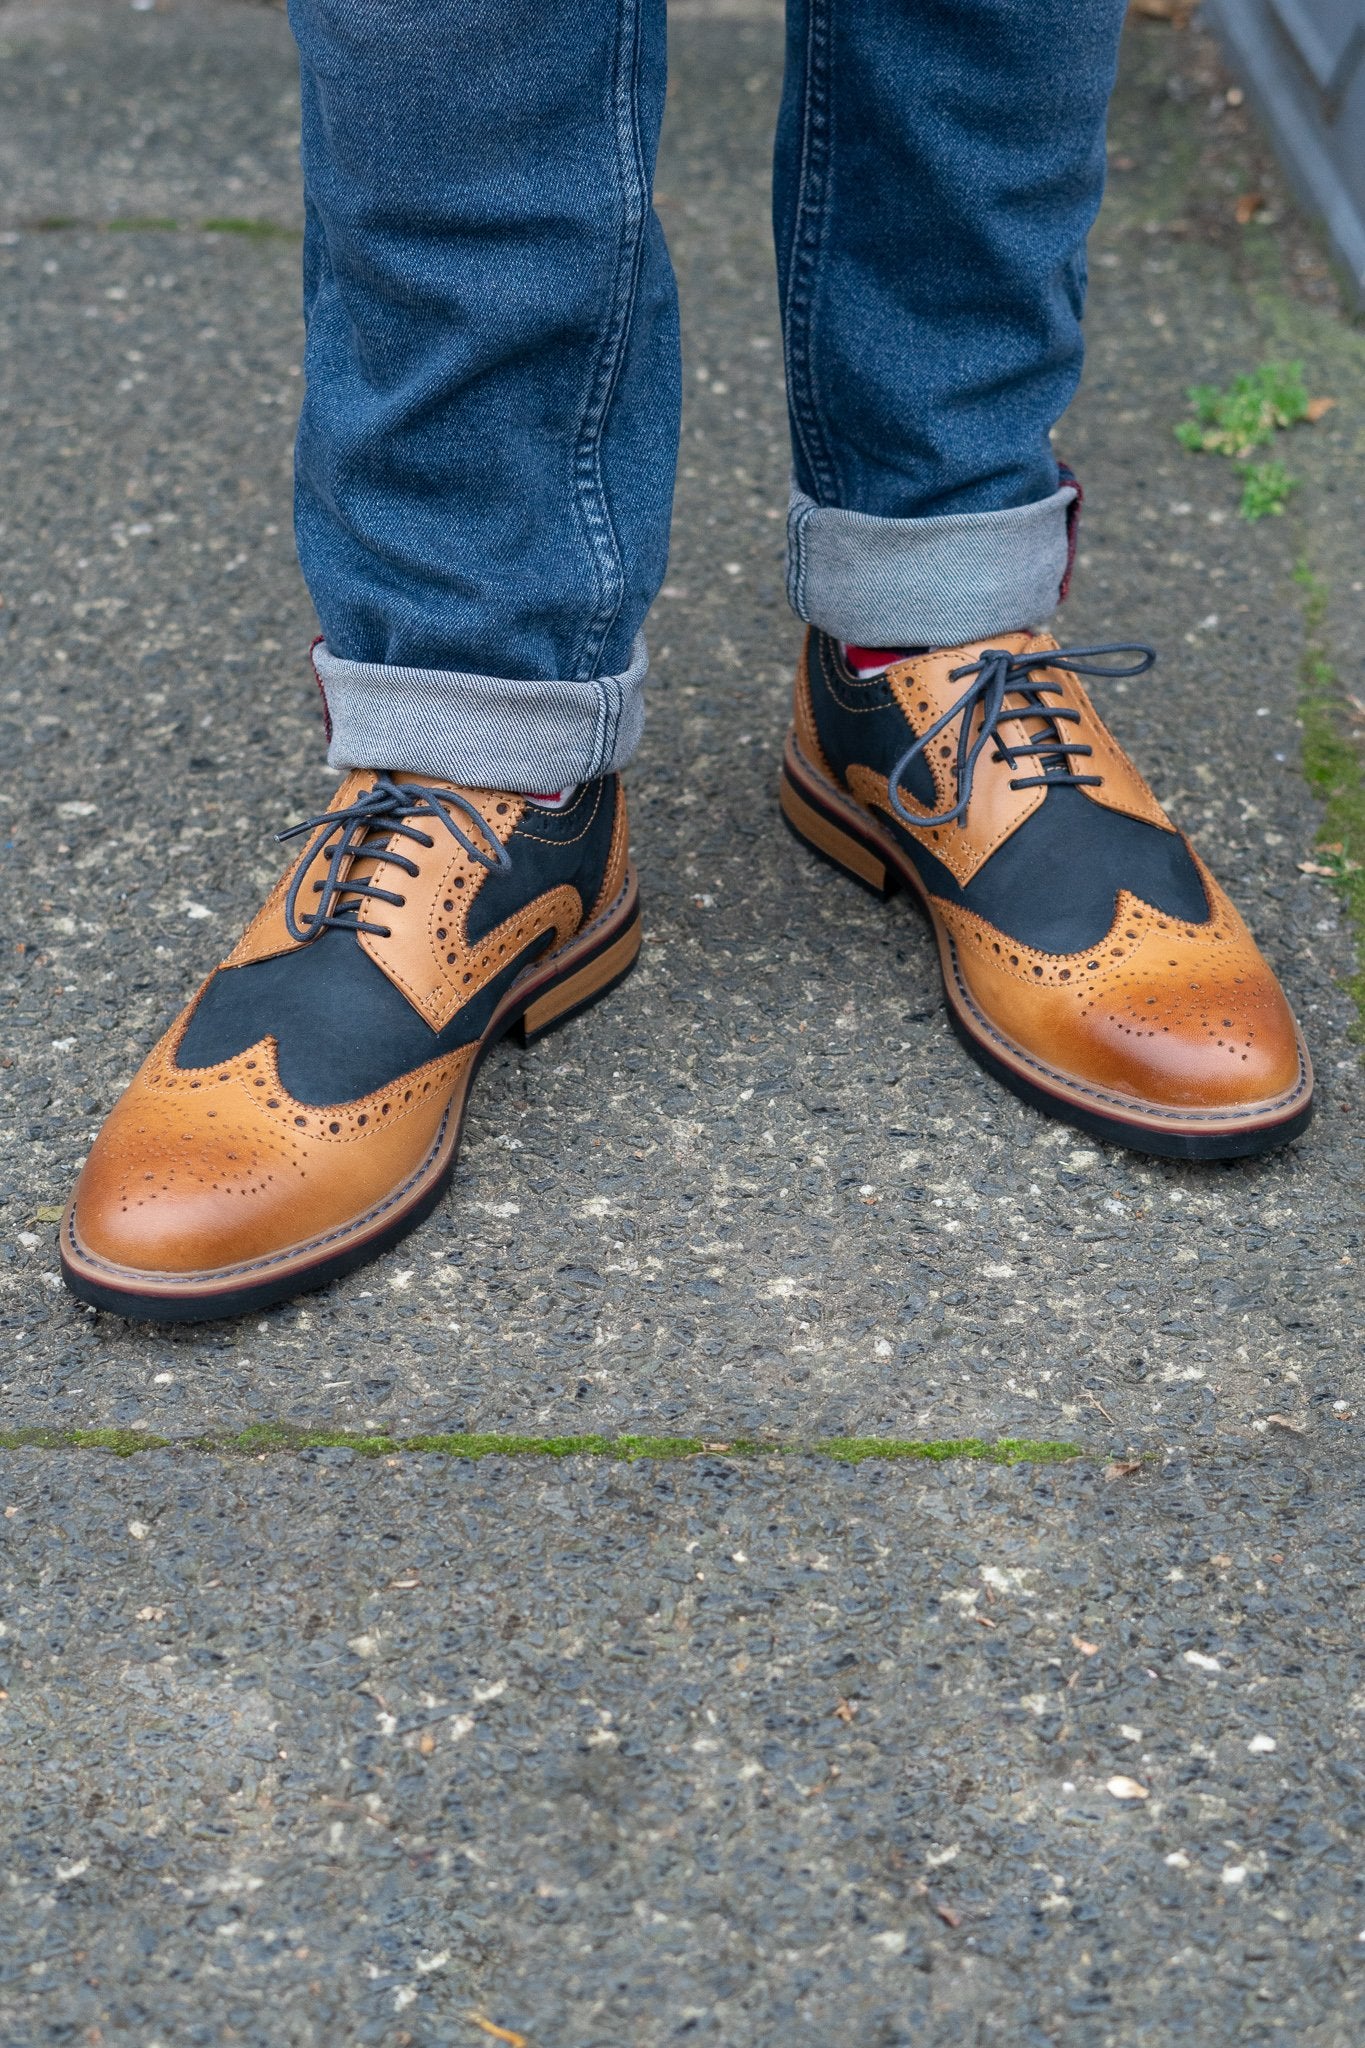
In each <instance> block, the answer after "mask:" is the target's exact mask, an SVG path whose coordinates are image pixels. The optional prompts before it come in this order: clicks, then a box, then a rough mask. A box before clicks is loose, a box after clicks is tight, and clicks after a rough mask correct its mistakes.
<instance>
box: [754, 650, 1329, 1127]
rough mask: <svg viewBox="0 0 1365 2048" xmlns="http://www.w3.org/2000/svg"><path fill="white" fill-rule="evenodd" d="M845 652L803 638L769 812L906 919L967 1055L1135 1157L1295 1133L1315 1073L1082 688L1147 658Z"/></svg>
mask: <svg viewBox="0 0 1365 2048" xmlns="http://www.w3.org/2000/svg"><path fill="white" fill-rule="evenodd" d="M849 652H850V651H846V650H844V649H842V648H841V647H840V645H839V644H838V642H837V641H834V640H831V639H829V638H828V637H827V636H826V635H824V634H823V633H819V632H812V633H811V634H810V635H809V637H808V640H807V643H806V650H805V653H804V655H803V657H802V661H801V665H800V669H799V671H798V674H797V679H796V706H795V718H794V722H793V728H792V732H791V735H790V738H789V739H788V742H787V751H786V756H785V759H784V762H783V768H782V781H781V803H782V809H783V812H784V813H785V815H786V818H787V821H788V823H789V824H790V825H791V826H792V827H793V829H794V830H795V831H796V832H797V833H798V834H799V835H800V837H801V838H803V839H805V840H807V841H808V842H809V843H810V845H812V846H813V847H815V848H816V849H817V850H818V851H819V852H820V853H822V854H824V855H826V856H827V857H828V858H829V859H831V860H833V861H834V862H836V863H837V864H838V865H839V866H840V867H842V868H844V869H846V870H847V871H848V872H849V873H851V874H853V875H855V876H857V878H858V879H859V880H860V881H862V882H865V883H867V884H868V885H869V886H870V887H872V888H873V889H875V890H878V891H880V892H881V893H883V894H890V893H891V892H892V891H893V890H895V889H897V888H900V887H904V888H906V889H908V891H909V892H910V894H911V896H912V897H914V898H915V899H916V900H917V901H918V902H919V903H920V904H921V905H922V906H923V907H924V909H925V910H926V911H927V913H928V915H929V919H930V922H931V923H932V925H933V928H934V932H935V934H936V936H937V939H938V946H939V957H940V962H941V965H942V969H943V979H944V985H945V988H946V991H947V998H948V1012H949V1016H950V1017H951V1019H952V1022H953V1026H954V1028H955V1030H956V1031H957V1034H958V1036H959V1037H960V1038H961V1040H962V1042H963V1044H964V1045H965V1046H966V1047H967V1049H968V1051H969V1052H970V1053H971V1054H972V1055H973V1057H974V1058H976V1059H977V1060H979V1061H980V1062H981V1064H982V1066H984V1067H985V1068H986V1069H987V1070H988V1072H990V1073H992V1074H993V1075H995V1077H996V1078H997V1079H998V1080H1000V1081H1003V1082H1004V1084H1005V1085H1006V1087H1008V1088H1012V1089H1013V1090H1014V1092H1015V1094H1017V1095H1020V1096H1022V1097H1023V1098H1024V1100H1025V1101H1026V1102H1030V1103H1032V1104H1034V1106H1035V1107H1037V1108H1038V1109H1041V1110H1044V1111H1046V1112H1047V1113H1048V1114H1050V1115H1052V1116H1056V1117H1061V1118H1063V1119H1064V1120H1065V1121H1066V1122H1068V1123H1072V1124H1075V1125H1077V1126H1079V1128H1080V1129H1082V1130H1084V1131H1089V1132H1091V1133H1093V1134H1094V1135H1095V1136H1097V1137H1101V1138H1107V1139H1110V1140H1111V1141H1112V1142H1114V1143H1115V1144H1120V1145H1129V1146H1132V1147H1133V1148H1135V1149H1136V1150H1138V1151H1143V1152H1152V1153H1162V1154H1166V1155H1169V1156H1172V1157H1175V1158H1181V1159H1230V1158H1237V1157H1240V1156H1242V1155H1245V1154H1249V1153H1257V1152H1264V1151H1268V1150H1269V1149H1270V1148H1271V1147H1273V1146H1276V1145H1283V1144H1285V1143H1286V1142H1287V1141H1288V1140H1289V1139H1291V1138H1294V1137H1296V1136H1297V1135H1298V1134H1299V1132H1301V1131H1302V1130H1303V1129H1304V1128H1305V1126H1306V1125H1307V1123H1308V1121H1309V1118H1310V1116H1311V1114H1312V1100H1313V1072H1312V1067H1311V1065H1310V1063H1309V1058H1308V1053H1307V1050H1306V1048H1305V1046H1304V1043H1303V1039H1302V1037H1301V1036H1300V1033H1299V1030H1298V1027H1297V1026H1296V1024H1295V1022H1294V1018H1293V1015H1292V1013H1291V1011H1290V1008H1289V1005H1288V1003H1287V1002H1286V1001H1285V998H1284V995H1283V992H1282V991H1281V989H1280V985H1279V983H1278V982H1277V981H1276V979H1275V976H1274V974H1273V973H1272V972H1271V970H1270V968H1269V966H1268V965H1267V964H1266V962H1265V961H1264V960H1263V959H1262V957H1261V955H1260V953H1259V951H1258V950H1257V947H1256V943H1255V940H1254V939H1253V938H1252V936H1251V934H1250V932H1249V931H1248V930H1247V928H1246V926H1245V924H1244V923H1243V922H1242V920H1241V918H1240V917H1239V916H1238V914H1237V912H1236V910H1235V909H1234V908H1233V906H1232V904H1231V903H1230V902H1229V900H1228V898H1227V897H1226V895H1224V893H1223V891H1222V889H1221V888H1220V887H1219V886H1218V883H1217V882H1216V881H1215V880H1214V878H1213V876H1212V875H1211V874H1210V873H1209V871H1208V869H1207V868H1206V867H1205V866H1204V863H1203V862H1202V861H1201V860H1200V858H1199V856H1198V854H1196V853H1195V852H1194V850H1193V848H1192V847H1191V846H1190V844H1189V842H1188V840H1186V839H1185V837H1184V836H1183V834H1181V833H1180V832H1178V831H1177V830H1176V828H1175V826H1174V825H1172V823H1171V821H1170V819H1169V818H1168V817H1167V816H1166V814H1165V812H1164V811H1163V810H1162V808H1161V806H1160V804H1159V803H1158V802H1157V800H1156V798H1155V797H1154V796H1153V794H1152V792H1151V790H1150V789H1148V787H1147V785H1146V783H1145V782H1144V781H1143V779H1142V777H1141V776H1140V775H1139V774H1138V772H1137V770H1136V769H1135V768H1134V767H1133V765H1132V763H1131V762H1130V761H1129V760H1128V758H1127V757H1126V755H1125V754H1124V753H1123V751H1122V749H1121V748H1120V747H1119V745H1118V743H1117V742H1116V741H1115V740H1114V738H1113V737H1112V735H1111V734H1110V733H1109V732H1108V731H1107V730H1106V728H1105V726H1104V725H1103V723H1102V722H1101V720H1100V718H1099V717H1098V715H1097V714H1096V712H1095V709H1094V706H1093V705H1092V704H1091V702H1090V699H1089V697H1088V696H1087V694H1086V691H1085V689H1084V687H1083V686H1082V684H1081V682H1080V680H1079V678H1080V677H1081V676H1082V675H1137V674H1141V673H1143V672H1144V671H1145V670H1146V669H1148V668H1149V667H1150V666H1151V664H1152V662H1153V661H1154V660H1155V655H1154V654H1153V652H1152V650H1151V649H1150V648H1130V647H1099V648H1069V649H1059V648H1058V646H1057V643H1056V641H1055V640H1053V639H1051V638H1050V637H1048V636H1046V635H1034V634H1028V633H1008V634H1004V635H1000V636H998V637H997V638H995V639H994V640H991V641H982V642H976V643H973V644H971V645H968V646H964V647H954V648H948V649H940V650H936V651H934V652H932V653H927V654H911V655H907V656H905V657H903V658H899V659H895V660H893V661H891V662H890V665H889V666H885V667H881V668H878V667H877V666H876V665H875V664H876V661H877V657H876V656H875V655H872V656H870V657H869V658H868V665H865V664H864V661H863V660H862V659H858V660H857V661H856V662H850V660H849V658H848V653H849ZM851 652H853V653H854V654H855V655H861V652H862V651H861V650H851ZM884 658H885V657H883V659H884Z"/></svg>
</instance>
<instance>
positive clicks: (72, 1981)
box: [0, 1444, 1365, 2048]
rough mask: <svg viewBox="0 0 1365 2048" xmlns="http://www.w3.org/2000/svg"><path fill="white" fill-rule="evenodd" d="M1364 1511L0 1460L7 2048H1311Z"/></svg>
mask: <svg viewBox="0 0 1365 2048" xmlns="http://www.w3.org/2000/svg"><path fill="white" fill-rule="evenodd" d="M1361 1505H1362V1502H1361V1489H1360V1476H1359V1471H1358V1468H1357V1464H1356V1461H1355V1459H1354V1457H1353V1455H1352V1454H1351V1453H1350V1452H1349V1451H1338V1452H1337V1453H1335V1454H1329V1455H1327V1456H1326V1457H1324V1456H1322V1455H1321V1454H1319V1453H1317V1452H1316V1451H1312V1452H1310V1451H1308V1450H1306V1449H1305V1448H1304V1447H1303V1446H1301V1445H1298V1444H1291V1445H1289V1446H1288V1447H1287V1448H1284V1447H1282V1446H1280V1445H1279V1444H1276V1445H1273V1446H1272V1445H1269V1444H1267V1445H1266V1446H1264V1447H1263V1448H1262V1449H1261V1451H1260V1452H1258V1453H1252V1454H1248V1453H1246V1452H1244V1451H1240V1450H1239V1451H1236V1452H1234V1453H1233V1454H1231V1455H1229V1454H1227V1453H1225V1452H1214V1453H1211V1454H1208V1455H1200V1456H1198V1457H1195V1458H1193V1459H1184V1458H1175V1459H1173V1460H1171V1461H1170V1462H1169V1463H1168V1464H1167V1465H1166V1466H1164V1467H1163V1468H1162V1469H1160V1470H1158V1471H1154V1472H1152V1473H1150V1474H1147V1475H1143V1476H1137V1477H1133V1476H1130V1477H1127V1478H1121V1479H1116V1480H1106V1479H1105V1478H1103V1477H1102V1476H1101V1475H1100V1473H1099V1472H1098V1471H1096V1470H1095V1469H1093V1468H1088V1469H1078V1468H1076V1467H1053V1468H1049V1469H1047V1470H1045V1471H1042V1472H1037V1471H1029V1470H1027V1469H1020V1470H1016V1471H1013V1472H1000V1471H991V1470H985V1471H983V1470H981V1469H969V1468H966V1467H963V1466H955V1467H951V1468H944V1469H941V1470H932V1471H929V1472H923V1471H910V1470H907V1469H905V1468H890V1467H887V1466H884V1465H883V1466H865V1467H862V1468H859V1469H856V1470H840V1469H837V1468H836V1469H833V1470H831V1469H830V1468H828V1467H826V1468H823V1469H817V1468H814V1467H812V1466H809V1465H802V1464H798V1465H796V1466H789V1465H786V1464H783V1465H781V1466H780V1467H771V1466H770V1467H757V1468H755V1467H748V1468H746V1469H745V1470H744V1471H743V1472H742V1473H740V1472H739V1471H737V1470H736V1469H735V1468H733V1467H726V1466H724V1465H722V1464H720V1463H719V1462H707V1461H701V1462H698V1463H694V1464H691V1465H688V1466H643V1465H641V1466H632V1467H628V1468H626V1467H610V1468H607V1469H603V1468H602V1467H601V1466H597V1467H589V1466H585V1465H583V1464H580V1463H576V1462H573V1461H570V1462H568V1463H567V1464H564V1465H560V1466H551V1467H550V1468H548V1469H546V1468H545V1467H544V1466H540V1467H529V1468H528V1467H527V1466H526V1465H525V1464H518V1463H514V1462H511V1461H500V1460H490V1461H488V1462H487V1463H485V1464H480V1465H468V1464H464V1465H461V1464H449V1463H444V1462H442V1461H440V1460H437V1459H411V1458H410V1459H404V1460H397V1461H394V1463H393V1464H391V1465H390V1464H387V1463H384V1462H382V1461H381V1462H379V1463H377V1464H364V1463H361V1462H359V1461H357V1460H354V1459H352V1458H351V1457H350V1455H349V1454H348V1453H346V1452H344V1451H326V1452H315V1453H312V1454H310V1456H309V1458H308V1459H306V1460H304V1461H300V1460H297V1459H282V1458H271V1459H266V1460H265V1461H263V1462H259V1463H257V1462H250V1461H245V1460H240V1459H239V1460H236V1461H233V1462H218V1461H215V1460H212V1459H206V1458H202V1457H195V1456H194V1455H193V1454H186V1453H181V1454H172V1453H167V1452H160V1453H151V1454H146V1455H143V1456H141V1457H138V1458H134V1459H131V1460H129V1461H128V1462H126V1463H123V1464H118V1463H116V1462H114V1461H99V1460H97V1459H94V1458H91V1457H89V1456H81V1455H78V1454H77V1455H63V1454H52V1453H32V1452H30V1453H26V1454H22V1455H20V1456H14V1457H11V1458H10V1459H8V1460H6V1462H5V1467H4V1471H3V1508H4V1512H3V1516H2V1517H0V1577H2V1578H3V1584H4V1588H5V1601H6V1614H7V1617H8V1634H7V1637H6V1640H5V1642H4V1644H3V1646H0V1648H2V1649H3V1652H4V1654H5V1659H6V1665H7V1673H8V1675H7V1676H6V1677H5V1681H4V1682H5V1685H6V1687H7V1697H6V1699H5V1700H4V1701H3V1702H0V1711H3V1715H4V1728H5V1749H6V1756H7V1758H8V1760H9V1768H8V1770H7V1771H6V1773H5V1775H4V1780H3V1789H2V1790H0V1801H3V1805H2V1806H0V1814H2V1815H3V1819H2V1820H0V1825H3V1826H4V1828H5V1831H6V1834H7V1838H8V1846H7V1851H6V1884H5V1888H4V1891H3V1893H0V1928H3V1940H2V1941H0V1986H2V1987H3V1993H2V1996H3V2005H4V2009H5V2014H6V2018H5V2020H4V2022H3V2023H0V2032H3V2037H4V2038H5V2039H6V2040H7V2041H13V2042H15V2043H18V2042H20V2041H22V2042H24V2043H25V2044H27V2048H36V2044H39V2043H43V2044H46V2043H48V2042H58V2041H69V2040H82V2041H101V2042H105V2043H114V2042H118V2043H124V2042H140V2043H145V2042H148V2041H150V2040H153V2039H156V2040H161V2041H167V2042H169V2041H175V2042H177V2043H178V2042H182V2041H183V2042H187V2043H199V2042H204V2043H214V2044H217V2043H220V2042H231V2041H242V2042H253V2043H254V2042H269V2043H271V2044H272V2048H274V2044H283V2043H288V2044H291V2048H292V2044H295V2043H297V2044H309V2048H311V2044H314V2043H318V2044H321V2043H327V2044H332V2043H336V2042H338V2041H342V2040H344V2041H346V2042H348V2043H349V2042H355V2043H371V2042H374V2043H384V2044H389V2048H416V2044H428V2043H432V2044H436V2043H439V2044H446V2043H450V2044H460V2048H475V2044H477V2043H478V2042H479V2041H480V2040H487V2039H489V2038H490V2036H489V2034H488V2032H487V2030H486V2028H483V2027H480V2026H478V2025H476V2024H475V2022H474V2021H473V2020H472V2019H471V2018H470V2017H469V2015H470V2014H471V2013H477V2014H479V2015H480V2016H481V2017H482V2019H483V2020H485V2021H486V2022H491V2024H492V2025H493V2026H495V2027H502V2028H504V2029H506V2030H507V2031H506V2032H504V2033H503V2034H502V2035H497V2036H492V2037H491V2038H496V2039H501V2040H504V2041H506V2040H509V2039H516V2038H520V2039H522V2040H524V2041H529V2042H531V2043H533V2044H535V2048H625V2044H627V2043H629V2044H630V2048H656V2044H659V2048H662V2044H664V2043H674V2042H677V2043H689V2042H694V2041H706V2042H708V2043H710V2042H714V2043H717V2044H725V2048H730V2044H734V2048H752V2044H762V2048H778V2044H783V2048H785V2044H787V2043H789V2042H791V2041H793V2040H806V2039H809V2040H811V2041H820V2042H827V2041H828V2042H833V2041H846V2042H850V2043H854V2042H856V2043H857V2044H858V2048H910V2044H915V2048H918V2044H920V2043H925V2042H929V2043H933V2044H935V2048H937V2044H949V2043H951V2044H959V2043H960V2044H964V2048H966V2044H970V2048H986V2044H995V2043H1001V2044H1004V2043H1008V2044H1009V2048H1044V2044H1050V2043H1054V2042H1060V2041H1065V2042H1067V2043H1068V2044H1076V2048H1102V2044H1103V2048H1134V2044H1139V2043H1148V2042H1151V2043H1157V2042H1160V2043H1162V2044H1166V2043H1174V2042H1185V2041H1188V2042H1195V2043H1206V2044H1208V2048H1214V2044H1219V2048H1222V2044H1224V2043H1229V2042H1234V2041H1235V2042H1237V2043H1239V2044H1247V2048H1263V2044H1264V2048H1269V2044H1273V2043H1279V2042H1282V2041H1285V2040H1288V2039H1298V2040H1301V2041H1304V2042H1308V2043H1311V2044H1316V2048H1346V2044H1347V2043H1350V2042H1353V2041H1355V2040H1358V2039H1359V2035H1360V2026H1361V2012H1360V1996H1361V1990H1360V1965H1359V1960H1358V1958H1359V1952H1360V1941H1359V1936H1360V1923H1361V1905H1360V1898H1359V1891H1358V1872H1359V1846H1360V1832H1361V1829H1362V1827H1365V1798H1362V1790H1363V1789H1365V1777H1363V1776H1362V1769H1361V1763H1360V1748H1359V1714H1360V1711H1361V1707H1362V1700H1363V1699H1365V1695H1362V1693H1361V1690H1360V1686H1361V1675H1362V1674H1361V1664H1360V1647H1359V1646H1360V1636H1361V1625H1362V1620H1365V1616H1363V1615H1362V1610H1361V1600H1360V1587H1359V1572H1358V1569H1357V1560H1358V1556H1359V1550H1360V1543H1361V1537H1362V1533H1365V1532H1363V1531H1362V1519H1361ZM1329 1509H1330V1511H1328V1510H1329Z"/></svg>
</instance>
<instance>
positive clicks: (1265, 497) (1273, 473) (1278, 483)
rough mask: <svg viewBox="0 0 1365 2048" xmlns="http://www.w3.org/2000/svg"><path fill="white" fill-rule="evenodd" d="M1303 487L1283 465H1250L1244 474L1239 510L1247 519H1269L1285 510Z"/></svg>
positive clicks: (1257, 463) (1259, 463)
mask: <svg viewBox="0 0 1365 2048" xmlns="http://www.w3.org/2000/svg"><path fill="white" fill-rule="evenodd" d="M1299 488H1300V486H1299V479H1298V478H1297V477H1296V476H1291V475H1290V474H1289V471H1288V470H1287V469H1286V468H1285V466H1284V464H1283V463H1282V462H1249V463H1248V464H1247V466H1246V468H1245V469H1244V470H1243V472H1242V496H1241V501H1240V503H1239V504H1238V507H1237V509H1238V511H1239V512H1240V513H1241V515H1242V517H1243V519H1249V520H1257V519H1265V518H1267V517H1269V516H1270V515H1272V514H1279V513H1281V512H1283V511H1284V508H1285V506H1286V504H1287V503H1288V501H1289V497H1290V493H1291V492H1293V491H1297V490H1298V489H1299Z"/></svg>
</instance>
